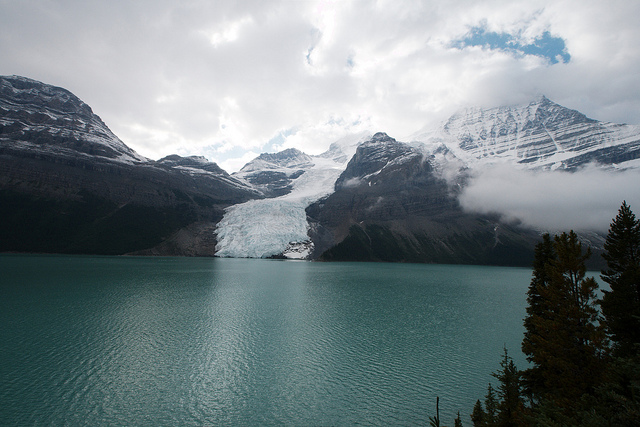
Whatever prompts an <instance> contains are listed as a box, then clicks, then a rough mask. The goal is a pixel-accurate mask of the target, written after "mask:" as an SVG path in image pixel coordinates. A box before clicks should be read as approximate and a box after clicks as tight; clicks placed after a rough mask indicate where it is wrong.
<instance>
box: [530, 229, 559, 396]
mask: <svg viewBox="0 0 640 427" xmlns="http://www.w3.org/2000/svg"><path fill="white" fill-rule="evenodd" d="M556 260H557V256H556V253H555V250H554V248H553V241H552V240H551V236H549V234H548V233H546V234H544V235H543V236H542V242H540V243H538V244H537V245H536V247H535V251H534V260H533V278H532V279H531V283H530V284H529V290H528V291H527V302H528V305H527V317H525V319H524V326H525V332H524V339H523V341H522V352H523V353H524V354H526V355H527V360H528V361H529V362H532V363H533V362H534V361H535V362H537V364H538V369H528V370H526V371H524V372H523V373H522V374H523V385H524V388H525V392H526V394H528V395H529V396H537V395H539V394H541V392H542V390H543V389H544V379H543V377H542V375H541V374H542V372H544V367H543V366H542V365H544V363H545V360H544V359H541V358H539V357H537V356H536V355H537V354H538V353H539V347H540V346H541V340H540V337H541V336H542V334H544V331H543V330H541V329H540V321H539V319H546V318H548V317H549V316H548V315H547V309H548V307H547V305H546V303H545V300H544V299H543V298H542V296H541V292H543V290H546V289H547V288H548V287H549V284H550V283H551V277H550V271H549V270H550V269H549V268H547V265H548V264H550V263H551V262H552V261H556Z"/></svg>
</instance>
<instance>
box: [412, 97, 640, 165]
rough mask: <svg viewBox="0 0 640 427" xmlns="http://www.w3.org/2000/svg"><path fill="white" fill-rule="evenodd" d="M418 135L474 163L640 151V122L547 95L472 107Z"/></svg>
mask: <svg viewBox="0 0 640 427" xmlns="http://www.w3.org/2000/svg"><path fill="white" fill-rule="evenodd" d="M414 138H415V140H417V141H421V142H425V143H431V144H433V143H437V144H438V145H439V144H444V145H445V146H446V147H447V148H448V149H449V150H450V151H451V152H453V153H454V154H455V156H456V157H458V158H460V159H461V160H463V162H464V163H466V164H467V165H468V166H471V165H472V164H475V163H479V162H482V163H493V162H512V163H516V164H521V165H522V166H526V167H529V168H551V169H555V168H562V169H572V168H575V167H578V166H580V165H584V164H586V163H589V162H593V161H597V162H599V163H602V164H617V163H619V162H624V161H627V160H632V159H635V158H638V157H640V131H639V129H638V127H634V126H625V125H618V124H611V123H604V122H599V121H597V120H593V119H590V118H588V117H587V116H585V115H584V114H582V113H580V112H579V111H576V110H572V109H570V108H567V107H564V106H562V105H560V104H557V103H555V102H553V101H551V100H550V99H549V98H547V97H546V96H544V95H541V96H539V97H537V98H535V99H534V100H533V101H531V102H529V103H528V104H524V105H517V106H502V107H495V108H477V107H476V108H467V109H465V110H462V111H460V112H458V113H456V114H454V115H453V116H451V117H450V118H449V120H447V121H446V123H445V124H444V125H443V126H442V128H441V129H439V130H436V131H432V132H425V133H422V134H419V135H417V136H415V137H414ZM621 144H623V145H626V146H627V148H625V149H622V146H621Z"/></svg>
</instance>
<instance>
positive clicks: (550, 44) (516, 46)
mask: <svg viewBox="0 0 640 427" xmlns="http://www.w3.org/2000/svg"><path fill="white" fill-rule="evenodd" d="M453 46H454V47H457V48H458V49H462V48H464V47H466V46H482V47H484V48H488V49H492V50H494V49H497V50H503V51H507V52H511V53H514V54H516V55H535V56H539V57H542V58H546V59H548V60H549V62H550V63H551V64H557V63H558V62H560V61H562V62H563V63H567V62H569V61H570V60H571V55H569V53H568V52H567V47H566V46H565V44H564V40H563V39H562V38H560V37H554V36H552V35H551V33H549V32H548V31H545V32H544V33H542V35H541V36H538V37H537V38H536V39H535V40H534V41H533V43H531V44H523V43H522V40H521V39H520V37H518V36H517V35H512V34H509V33H496V32H493V31H487V29H486V28H484V27H473V28H472V29H471V31H470V32H469V33H468V34H467V36H466V37H464V38H463V39H461V40H457V41H455V42H454V43H453Z"/></svg>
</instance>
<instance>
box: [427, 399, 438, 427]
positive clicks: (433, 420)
mask: <svg viewBox="0 0 640 427" xmlns="http://www.w3.org/2000/svg"><path fill="white" fill-rule="evenodd" d="M429 425H430V426H431V427H440V398H439V397H436V416H435V417H429Z"/></svg>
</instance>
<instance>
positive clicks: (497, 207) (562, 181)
mask: <svg viewBox="0 0 640 427" xmlns="http://www.w3.org/2000/svg"><path fill="white" fill-rule="evenodd" d="M638 182H640V170H638V169H634V170H626V171H618V172H615V173H612V172H611V171H604V170H602V169H601V168H598V167H595V166H589V167H585V168H583V169H581V170H578V171H577V172H563V171H537V172H536V171H530V170H519V169H514V168H513V166H509V165H502V166H496V167H494V168H491V169H488V170H486V171H484V172H482V173H478V174H476V175H475V176H474V177H473V178H472V179H471V181H470V183H469V185H468V186H467V187H466V188H465V189H464V191H463V193H462V194H461V196H460V204H461V205H462V207H463V208H464V209H467V210H470V211H475V212H480V213H484V214H489V213H498V214H500V215H501V216H502V217H503V218H504V219H506V220H508V221H521V222H522V223H523V224H524V225H527V226H530V227H534V228H536V229H539V230H542V231H551V232H557V231H568V230H570V229H573V230H581V231H600V232H606V231H607V230H608V228H609V223H610V222H611V219H612V218H613V217H615V215H616V212H617V210H618V208H619V207H620V205H621V204H622V201H623V200H626V201H627V203H628V204H630V205H631V206H632V208H634V207H635V208H636V209H640V186H638Z"/></svg>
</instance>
